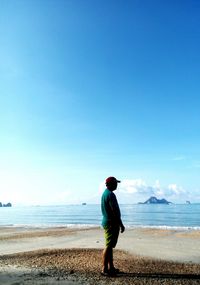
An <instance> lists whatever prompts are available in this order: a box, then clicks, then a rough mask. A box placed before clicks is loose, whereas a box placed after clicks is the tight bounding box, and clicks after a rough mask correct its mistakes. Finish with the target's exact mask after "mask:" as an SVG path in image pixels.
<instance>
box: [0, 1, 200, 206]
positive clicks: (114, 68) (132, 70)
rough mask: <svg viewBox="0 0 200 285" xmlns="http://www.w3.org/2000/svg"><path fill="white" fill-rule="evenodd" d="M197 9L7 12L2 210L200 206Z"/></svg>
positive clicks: (49, 4) (136, 4)
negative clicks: (108, 182) (109, 186)
mask: <svg viewBox="0 0 200 285" xmlns="http://www.w3.org/2000/svg"><path fill="white" fill-rule="evenodd" d="M199 13H200V2H199V1H195V0H192V1H184V0H182V1H180V0H179V1H178V0H175V1H174V0H173V1H160V0H155V1H147V0H144V1H139V0H133V1H118V0H117V1H111V0H110V1H103V0H102V1H97V0H85V1H82V0H71V1H68V0H65V1H61V0H44V1H38V0H34V1H31V0H29V1H25V0H18V1H9V0H1V1H0V62H1V64H0V176H1V177H0V201H1V200H2V202H8V201H11V202H13V204H20V203H21V204H67V203H81V202H85V201H86V202H88V203H98V202H99V198H100V194H101V191H102V189H103V187H104V186H102V184H103V182H104V179H105V178H106V177H108V176H110V175H112V176H116V177H118V178H119V179H121V180H122V184H121V186H120V187H119V189H118V191H117V195H118V196H119V197H118V198H119V200H120V202H121V203H126V202H134V203H135V202H138V201H143V200H145V199H147V198H149V195H157V196H158V197H161V196H164V197H165V198H168V199H169V200H170V199H171V200H172V201H173V202H185V200H188V199H190V200H191V201H192V202H200V194H199V190H200V182H199V170H200V151H199V145H200V134H199V109H200V96H199V94H200V83H199V74H200V53H199V50H200V18H199Z"/></svg>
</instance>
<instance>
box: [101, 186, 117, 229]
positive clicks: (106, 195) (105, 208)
mask: <svg viewBox="0 0 200 285" xmlns="http://www.w3.org/2000/svg"><path fill="white" fill-rule="evenodd" d="M101 211H102V215H103V220H102V226H103V227H105V226H109V225H113V224H114V225H120V222H121V213H120V209H119V205H118V202H117V198H116V196H115V194H114V193H113V192H112V191H110V190H108V189H106V190H105V191H104V192H103V194H102V197H101Z"/></svg>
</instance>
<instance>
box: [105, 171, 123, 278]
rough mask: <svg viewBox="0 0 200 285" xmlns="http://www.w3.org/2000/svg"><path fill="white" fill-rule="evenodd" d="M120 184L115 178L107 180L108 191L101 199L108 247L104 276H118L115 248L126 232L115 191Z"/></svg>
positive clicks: (106, 249)
mask: <svg viewBox="0 0 200 285" xmlns="http://www.w3.org/2000/svg"><path fill="white" fill-rule="evenodd" d="M118 183H120V181H119V180H117V179H116V178H115V177H108V178H107V179H106V187H107V188H106V190H105V191H104V192H103V195H102V197H101V211H102V215H103V220H102V226H103V228H104V231H105V241H106V247H105V249H104V251H103V269H102V274H103V275H106V276H113V275H116V273H117V272H119V270H118V269H117V268H115V267H114V264H113V248H115V246H116V244H117V240H118V236H119V231H120V230H121V233H123V232H124V231H125V227H124V225H123V223H122V220H121V213H120V209H119V205H118V202H117V198H116V196H115V194H114V193H113V191H115V190H116V189H117V184H118Z"/></svg>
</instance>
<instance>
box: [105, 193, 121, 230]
mask: <svg viewBox="0 0 200 285" xmlns="http://www.w3.org/2000/svg"><path fill="white" fill-rule="evenodd" d="M112 194H113V195H112V199H111V200H110V203H109V204H110V207H111V209H112V212H113V216H114V217H115V219H116V221H118V223H119V226H120V230H121V233H123V232H124V231H125V227H124V225H123V223H122V220H121V213H120V209H119V205H118V202H117V198H116V196H115V195H114V193H112Z"/></svg>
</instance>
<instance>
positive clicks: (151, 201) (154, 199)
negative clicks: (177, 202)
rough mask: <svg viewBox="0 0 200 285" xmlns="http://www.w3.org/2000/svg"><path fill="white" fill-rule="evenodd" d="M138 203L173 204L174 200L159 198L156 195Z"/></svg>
mask: <svg viewBox="0 0 200 285" xmlns="http://www.w3.org/2000/svg"><path fill="white" fill-rule="evenodd" d="M138 204H166V205H169V204H172V202H169V201H167V200H166V199H157V198H156V197H150V198H149V199H148V200H146V201H145V202H139V203H138Z"/></svg>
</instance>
